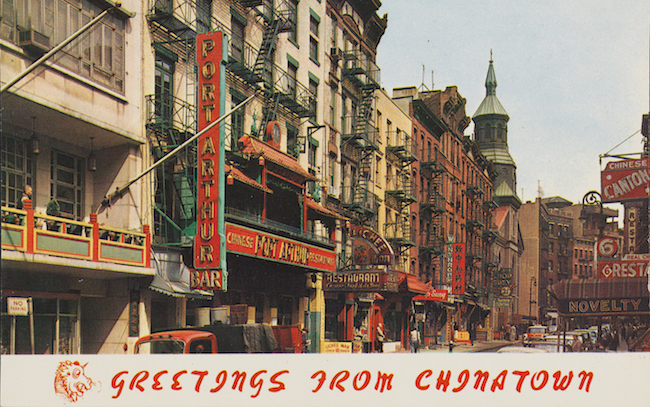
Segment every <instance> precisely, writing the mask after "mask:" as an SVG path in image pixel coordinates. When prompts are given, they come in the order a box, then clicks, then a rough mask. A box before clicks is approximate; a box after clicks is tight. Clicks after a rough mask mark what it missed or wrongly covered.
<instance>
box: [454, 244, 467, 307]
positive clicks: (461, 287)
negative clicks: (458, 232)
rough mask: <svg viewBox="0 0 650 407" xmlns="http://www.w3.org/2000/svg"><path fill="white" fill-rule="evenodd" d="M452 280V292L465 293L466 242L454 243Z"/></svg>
mask: <svg viewBox="0 0 650 407" xmlns="http://www.w3.org/2000/svg"><path fill="white" fill-rule="evenodd" d="M451 267H452V282H451V293H452V294H454V295H458V294H465V243H454V244H453V245H452V263H451Z"/></svg>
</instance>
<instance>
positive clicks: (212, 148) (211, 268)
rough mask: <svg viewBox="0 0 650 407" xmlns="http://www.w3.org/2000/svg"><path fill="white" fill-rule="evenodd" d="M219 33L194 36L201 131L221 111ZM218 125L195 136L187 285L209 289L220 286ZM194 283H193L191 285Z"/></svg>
mask: <svg viewBox="0 0 650 407" xmlns="http://www.w3.org/2000/svg"><path fill="white" fill-rule="evenodd" d="M225 42H226V41H224V36H223V33H221V32H209V33H205V34H199V35H197V37H196V45H197V52H196V62H197V64H198V66H199V75H198V76H199V97H198V130H199V131H200V130H203V129H205V128H206V127H207V126H209V125H210V124H211V123H212V122H214V121H215V120H217V119H218V118H219V115H220V114H221V113H223V110H224V106H223V103H222V93H223V92H222V89H221V82H222V79H223V75H224V74H225V70H224V69H223V68H222V67H223V65H222V64H221V61H222V58H223V52H224V43H225ZM220 132H221V131H220V129H219V127H217V126H215V127H213V128H212V129H211V130H210V131H208V132H206V133H204V134H202V135H201V136H200V137H199V138H198V148H197V153H198V162H197V166H196V167H197V187H198V191H197V216H196V218H197V219H196V229H197V230H196V232H197V233H196V238H195V239H194V245H195V247H194V269H192V270H190V287H191V288H202V289H210V290H215V289H216V290H222V289H223V273H222V269H223V267H224V266H225V252H224V250H222V246H223V244H222V242H221V240H222V239H223V200H221V199H220V195H221V194H222V193H223V188H224V186H223V185H222V183H221V182H220V180H222V179H223V171H224V159H223V149H224V146H223V143H222V142H221V134H220ZM195 284H196V285H195Z"/></svg>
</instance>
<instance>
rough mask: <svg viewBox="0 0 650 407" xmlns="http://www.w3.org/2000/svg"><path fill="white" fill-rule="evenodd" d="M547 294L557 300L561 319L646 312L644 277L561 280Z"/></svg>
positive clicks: (646, 284) (646, 301)
mask: <svg viewBox="0 0 650 407" xmlns="http://www.w3.org/2000/svg"><path fill="white" fill-rule="evenodd" d="M547 290H548V292H549V294H550V295H551V296H553V297H554V298H555V299H557V301H558V306H557V308H558V309H557V311H558V313H559V314H560V315H562V316H572V317H576V316H579V317H587V316H615V315H645V314H648V313H649V312H650V307H649V305H648V298H649V297H650V294H649V293H648V279H647V278H646V277H640V278H611V279H605V278H598V279H595V278H590V279H575V280H563V281H559V282H557V283H555V284H553V285H552V286H550V287H548V288H547Z"/></svg>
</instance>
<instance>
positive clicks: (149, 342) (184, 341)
mask: <svg viewBox="0 0 650 407" xmlns="http://www.w3.org/2000/svg"><path fill="white" fill-rule="evenodd" d="M302 350H303V349H302V333H301V332H300V328H299V327H298V326H297V325H283V326H270V325H268V324H245V325H226V324H214V325H205V326H203V327H192V328H186V329H176V330H169V331H161V332H156V333H152V334H151V335H146V336H143V337H141V338H140V339H138V341H137V342H136V344H135V350H134V352H135V353H154V354H157V353H301V352H302Z"/></svg>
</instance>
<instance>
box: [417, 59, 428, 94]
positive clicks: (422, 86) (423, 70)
mask: <svg viewBox="0 0 650 407" xmlns="http://www.w3.org/2000/svg"><path fill="white" fill-rule="evenodd" d="M425 70H426V68H425V66H424V64H422V84H421V85H420V87H419V88H418V91H421V90H422V89H423V88H424V89H426V90H429V88H427V85H425V84H424V73H425Z"/></svg>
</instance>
